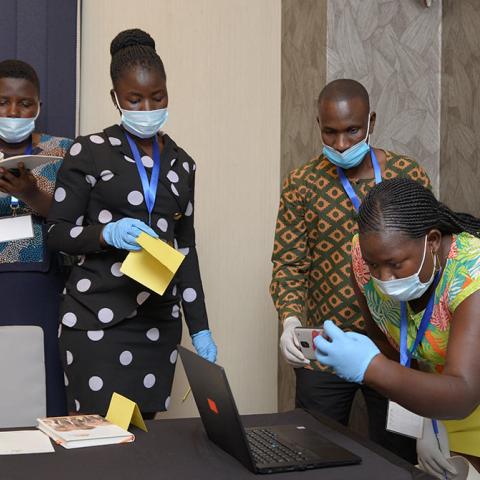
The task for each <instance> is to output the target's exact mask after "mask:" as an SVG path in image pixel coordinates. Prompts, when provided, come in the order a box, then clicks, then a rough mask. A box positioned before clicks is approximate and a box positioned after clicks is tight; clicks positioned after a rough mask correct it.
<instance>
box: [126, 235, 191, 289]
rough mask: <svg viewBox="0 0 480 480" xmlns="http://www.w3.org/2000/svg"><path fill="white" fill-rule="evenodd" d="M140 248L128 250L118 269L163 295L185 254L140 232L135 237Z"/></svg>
mask: <svg viewBox="0 0 480 480" xmlns="http://www.w3.org/2000/svg"><path fill="white" fill-rule="evenodd" d="M137 242H138V244H139V245H140V246H141V247H142V250H140V251H138V252H130V253H129V254H128V255H127V258H126V259H125V260H124V261H123V263H122V266H121V267H120V271H121V272H122V273H124V274H125V275H128V276H129V277H130V278H133V279H134V280H136V281H137V282H139V283H141V284H142V285H145V286H146V287H148V288H149V289H150V290H153V291H154V292H156V293H158V294H159V295H163V294H164V293H165V290H166V289H167V287H168V285H169V284H170V282H171V281H172V278H173V276H174V275H175V273H176V272H177V270H178V268H179V267H180V265H181V263H182V262H183V260H184V258H185V255H182V254H181V253H180V252H177V250H175V249H174V248H173V247H171V246H170V245H169V244H168V243H166V242H164V241H163V240H160V239H158V238H153V237H151V236H150V235H147V234H146V233H141V234H140V236H139V237H138V238H137Z"/></svg>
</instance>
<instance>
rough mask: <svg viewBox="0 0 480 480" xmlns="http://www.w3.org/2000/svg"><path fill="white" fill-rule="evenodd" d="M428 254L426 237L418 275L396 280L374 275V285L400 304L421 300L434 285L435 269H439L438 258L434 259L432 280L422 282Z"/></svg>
mask: <svg viewBox="0 0 480 480" xmlns="http://www.w3.org/2000/svg"><path fill="white" fill-rule="evenodd" d="M426 252H427V237H426V236H425V247H424V249H423V258H422V263H421V264H420V268H419V269H418V270H417V272H416V273H414V274H413V275H410V276H408V277H404V278H396V279H394V280H386V281H383V280H380V279H379V278H376V277H374V276H373V275H372V280H373V283H375V285H376V286H377V287H378V289H379V290H380V291H381V292H382V293H383V294H385V295H388V296H389V297H391V298H393V299H394V300H398V301H399V302H408V301H410V300H415V299H417V298H420V297H421V296H422V295H423V294H424V293H425V292H426V291H427V290H428V287H429V286H430V285H431V284H432V282H433V279H434V277H435V269H436V267H437V258H436V257H435V256H434V257H433V272H432V275H431V276H430V279H429V280H428V281H427V282H425V283H423V282H422V281H421V280H420V276H419V274H420V271H421V270H422V267H423V263H424V262H425V254H426Z"/></svg>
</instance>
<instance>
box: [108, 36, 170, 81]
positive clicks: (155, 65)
mask: <svg viewBox="0 0 480 480" xmlns="http://www.w3.org/2000/svg"><path fill="white" fill-rule="evenodd" d="M110 55H111V56H112V60H111V63H110V76H111V78H112V82H113V84H114V85H115V83H116V81H117V80H118V79H119V78H120V77H121V76H122V74H123V73H124V72H125V71H126V70H128V69H130V68H131V67H134V66H141V67H143V68H146V69H156V70H158V72H159V73H160V75H161V76H162V78H164V79H165V80H166V79H167V75H166V74H165V67H164V66H163V62H162V59H161V58H160V57H159V56H158V54H157V52H156V51H155V40H154V39H153V38H152V37H151V36H150V35H149V34H148V33H147V32H144V31H143V30H140V29H138V28H133V29H130V30H124V31H123V32H120V33H119V34H118V35H117V36H116V37H115V38H114V39H113V40H112V43H111V44H110Z"/></svg>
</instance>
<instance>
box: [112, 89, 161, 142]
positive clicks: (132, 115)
mask: <svg viewBox="0 0 480 480" xmlns="http://www.w3.org/2000/svg"><path fill="white" fill-rule="evenodd" d="M113 93H114V95H115V100H116V101H117V106H118V108H119V109H120V111H121V112H122V125H123V127H124V128H125V130H126V131H127V132H130V133H131V134H132V135H135V136H137V137H140V138H151V137H154V136H155V135H156V134H157V133H158V132H159V130H160V129H161V128H162V127H163V125H165V122H166V121H167V118H168V110H167V109H166V108H159V109H158V110H124V109H123V108H122V107H120V102H119V101H118V97H117V92H113Z"/></svg>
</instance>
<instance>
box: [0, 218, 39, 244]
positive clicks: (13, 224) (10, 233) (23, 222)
mask: <svg viewBox="0 0 480 480" xmlns="http://www.w3.org/2000/svg"><path fill="white" fill-rule="evenodd" d="M33 235H34V234H33V222H32V216H31V215H18V216H12V217H1V218H0V242H10V241H12V240H23V239H25V238H33Z"/></svg>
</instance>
